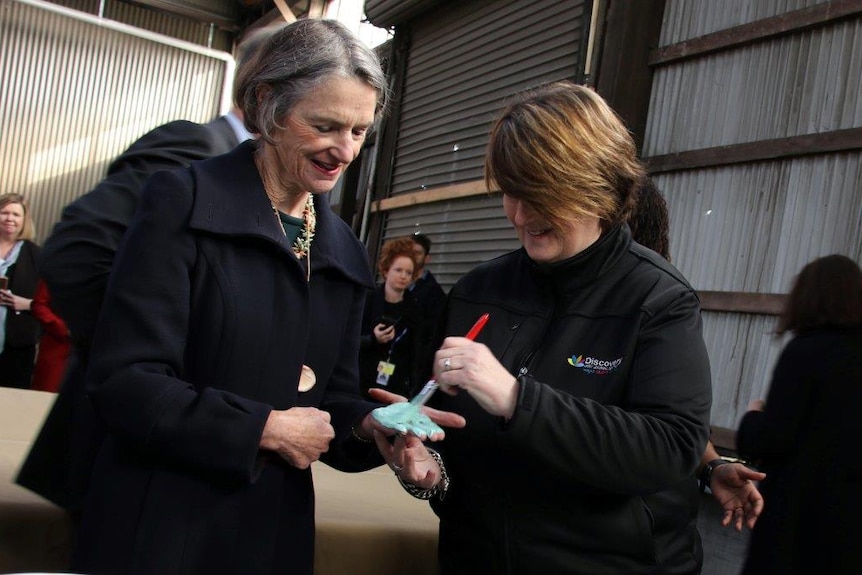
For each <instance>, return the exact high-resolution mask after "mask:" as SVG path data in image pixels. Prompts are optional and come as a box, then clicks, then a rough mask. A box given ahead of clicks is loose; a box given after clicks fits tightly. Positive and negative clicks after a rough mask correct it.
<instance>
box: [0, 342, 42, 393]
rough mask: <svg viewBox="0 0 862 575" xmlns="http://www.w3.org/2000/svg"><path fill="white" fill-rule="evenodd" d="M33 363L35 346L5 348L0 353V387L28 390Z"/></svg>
mask: <svg viewBox="0 0 862 575" xmlns="http://www.w3.org/2000/svg"><path fill="white" fill-rule="evenodd" d="M35 361H36V346H35V345H27V346H24V347H12V346H9V345H7V346H5V347H4V348H3V353H0V386H2V387H17V388H19V389H30V383H31V381H32V379H33V367H34V363H35Z"/></svg>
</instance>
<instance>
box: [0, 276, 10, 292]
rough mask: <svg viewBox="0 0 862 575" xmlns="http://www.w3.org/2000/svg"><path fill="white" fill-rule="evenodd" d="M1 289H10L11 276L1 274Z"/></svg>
mask: <svg viewBox="0 0 862 575" xmlns="http://www.w3.org/2000/svg"><path fill="white" fill-rule="evenodd" d="M0 289H9V278H7V277H4V276H0Z"/></svg>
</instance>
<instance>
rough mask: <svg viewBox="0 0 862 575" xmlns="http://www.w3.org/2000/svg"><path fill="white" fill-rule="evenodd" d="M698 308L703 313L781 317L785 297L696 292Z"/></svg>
mask: <svg viewBox="0 0 862 575" xmlns="http://www.w3.org/2000/svg"><path fill="white" fill-rule="evenodd" d="M697 295H698V297H699V298H700V307H701V308H702V309H703V310H705V311H722V312H728V313H756V314H762V315H781V311H782V310H783V309H784V304H785V302H786V301H787V295H785V294H777V293H750V292H734V291H701V290H697Z"/></svg>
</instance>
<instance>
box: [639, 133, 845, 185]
mask: <svg viewBox="0 0 862 575" xmlns="http://www.w3.org/2000/svg"><path fill="white" fill-rule="evenodd" d="M859 149H862V128H847V129H844V130H835V131H832V132H823V133H820V134H803V135H801V136H790V137H788V138H776V139H773V140H760V141H757V142H746V143H744V144H731V145H728V146H717V147H714V148H703V149H700V150H689V151H686V152H677V153H675V154H664V155H661V156H650V157H647V158H644V159H643V160H644V162H646V164H647V168H648V170H649V172H650V173H651V174H656V173H662V172H674V171H678V170H692V169H696V168H711V167H715V166H724V165H728V164H742V163H746V162H759V161H763V160H775V159H780V158H795V157H801V156H808V155H812V154H825V153H832V152H847V151H851V150H859Z"/></svg>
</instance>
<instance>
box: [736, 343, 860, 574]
mask: <svg viewBox="0 0 862 575" xmlns="http://www.w3.org/2000/svg"><path fill="white" fill-rule="evenodd" d="M860 405H862V327H856V328H837V327H835V328H822V329H817V330H812V331H809V332H806V333H804V334H800V335H797V336H796V337H795V338H793V339H792V340H791V341H790V342H788V344H787V346H786V347H785V348H784V350H783V351H782V353H781V356H780V357H779V358H778V363H777V364H776V366H775V371H774V373H773V376H772V382H771V383H770V387H769V395H768V396H767V399H766V408H765V410H764V411H762V412H760V411H749V412H748V413H746V414H745V416H743V418H742V421H741V422H740V425H739V429H738V431H737V433H736V445H737V449H738V450H739V452H740V454H742V455H743V456H744V457H747V458H749V459H751V460H753V461H755V462H757V464H758V466H759V467H760V468H761V471H764V472H766V479H764V480H763V481H762V482H761V484H760V490H761V492H762V493H763V499H764V502H765V506H764V508H763V514H762V515H761V516H760V518H759V519H758V520H757V524H756V525H755V526H754V530H753V531H752V533H751V539H750V542H749V549H748V556H747V559H746V564H745V568H744V569H743V573H744V574H745V575H759V574H760V573H781V574H782V575H796V574H798V575H807V574H809V573H829V574H830V575H832V574H834V575H843V574H848V575H849V574H851V573H858V572H859V570H860V566H862V545H860V542H862V526H860V523H859V517H860V515H862V457H860V449H859V437H860V436H862V420H860V418H859V406H860Z"/></svg>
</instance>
